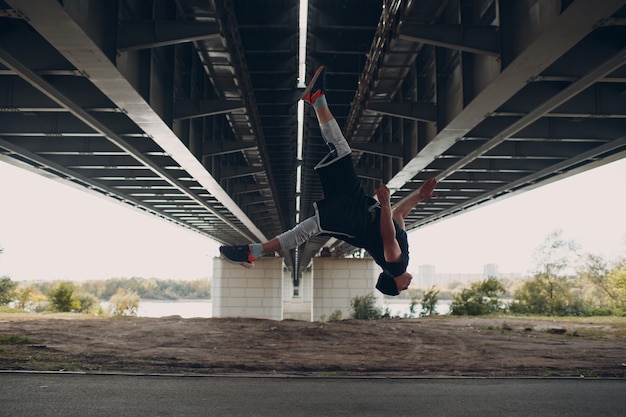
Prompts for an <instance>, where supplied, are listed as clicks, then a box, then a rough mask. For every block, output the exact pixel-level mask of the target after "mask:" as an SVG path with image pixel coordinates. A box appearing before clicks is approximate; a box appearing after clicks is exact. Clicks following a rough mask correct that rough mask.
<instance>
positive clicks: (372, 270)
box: [312, 258, 382, 321]
mask: <svg viewBox="0 0 626 417" xmlns="http://www.w3.org/2000/svg"><path fill="white" fill-rule="evenodd" d="M379 270H380V268H379V267H378V266H377V265H376V262H374V260H373V259H371V258H365V259H343V258H314V259H313V314H312V315H313V321H318V320H321V318H322V317H325V318H326V319H328V317H329V316H330V315H331V314H333V313H334V312H335V311H336V310H341V312H342V315H341V317H342V318H344V319H346V318H349V317H350V313H351V311H350V300H351V299H352V298H354V297H356V296H364V295H367V294H371V293H373V294H374V295H375V296H376V297H377V300H378V303H379V304H381V303H382V295H380V293H379V292H378V291H377V290H376V288H375V285H376V280H377V279H378V274H379V273H380V271H379Z"/></svg>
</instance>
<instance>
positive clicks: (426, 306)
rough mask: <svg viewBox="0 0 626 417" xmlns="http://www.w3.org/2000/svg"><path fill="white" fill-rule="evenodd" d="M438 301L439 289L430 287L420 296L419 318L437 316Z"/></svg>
mask: <svg viewBox="0 0 626 417" xmlns="http://www.w3.org/2000/svg"><path fill="white" fill-rule="evenodd" d="M438 301H439V289H438V288H436V287H435V286H432V287H430V288H429V289H428V291H426V292H425V293H424V295H423V296H422V302H421V304H422V311H420V317H424V316H436V315H437V314H439V313H437V302H438Z"/></svg>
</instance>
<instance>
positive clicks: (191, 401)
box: [0, 373, 626, 417]
mask: <svg viewBox="0 0 626 417" xmlns="http://www.w3.org/2000/svg"><path fill="white" fill-rule="evenodd" d="M0 416H2V417H5V416H6V417H35V416H45V417H56V416H59V417H60V416H63V417H69V416H81V417H83V416H107V417H110V416H115V417H134V416H176V417H180V416H289V417H298V416H428V417H437V416H446V417H451V416H464V417H465V416H481V417H490V416H494V417H495V416H497V417H511V416H520V417H521V416H523V417H533V416H550V417H554V416H568V417H578V416H603V417H609V416H616V417H617V416H619V417H623V416H626V380H606V379H580V380H578V379H473V378H472V379H466V378H449V379H421V378H419V379H412V378H402V379H389V378H333V377H329V378H312V377H303V378H300V377H214V376H209V377H199V376H184V377H176V376H133V375H83V374H67V373H66V374H39V373H0Z"/></svg>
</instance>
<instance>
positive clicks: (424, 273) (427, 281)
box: [413, 264, 522, 288]
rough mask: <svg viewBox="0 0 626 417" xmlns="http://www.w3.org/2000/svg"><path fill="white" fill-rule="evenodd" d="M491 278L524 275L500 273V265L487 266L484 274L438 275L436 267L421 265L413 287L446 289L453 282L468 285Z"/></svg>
mask: <svg viewBox="0 0 626 417" xmlns="http://www.w3.org/2000/svg"><path fill="white" fill-rule="evenodd" d="M489 277H496V278H499V279H503V278H508V279H517V278H521V277H522V274H520V273H518V272H500V271H499V268H498V265H496V264H487V265H484V266H483V272H482V273H479V272H475V273H472V272H456V273H444V274H441V273H437V272H435V266H434V265H427V264H425V265H420V266H419V271H418V273H417V279H415V278H414V279H413V285H415V286H417V287H420V288H428V287H431V286H433V285H436V286H437V287H439V288H445V287H446V286H448V285H449V284H451V283H453V282H460V283H461V284H467V283H469V282H476V281H482V280H485V279H487V278H489Z"/></svg>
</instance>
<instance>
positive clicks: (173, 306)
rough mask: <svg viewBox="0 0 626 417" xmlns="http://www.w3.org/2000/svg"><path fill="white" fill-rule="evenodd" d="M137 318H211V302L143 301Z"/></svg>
mask: <svg viewBox="0 0 626 417" xmlns="http://www.w3.org/2000/svg"><path fill="white" fill-rule="evenodd" d="M420 307H421V306H420V305H417V308H416V315H418V314H419V312H420ZM449 307H450V301H449V300H442V301H440V302H439V303H438V304H437V312H438V313H439V314H446V313H447V312H448V309H449ZM383 308H389V310H390V311H391V315H392V316H400V317H405V316H408V315H409V314H410V301H409V300H389V301H385V304H384V306H383ZM137 316H139V317H165V316H180V317H182V318H192V317H205V318H207V317H211V316H212V304H211V300H177V301H156V300H145V301H143V300H142V301H141V302H140V303H139V309H138V311H137Z"/></svg>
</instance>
